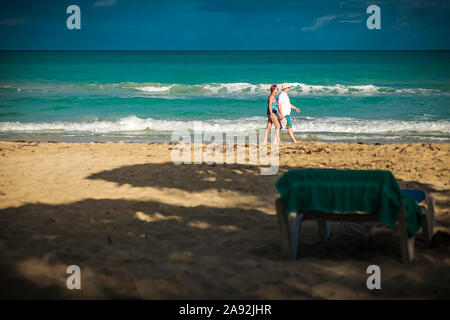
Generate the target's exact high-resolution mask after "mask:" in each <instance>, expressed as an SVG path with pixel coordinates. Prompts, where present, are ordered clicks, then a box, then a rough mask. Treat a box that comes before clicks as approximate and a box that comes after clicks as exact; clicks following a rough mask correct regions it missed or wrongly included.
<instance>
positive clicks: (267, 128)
mask: <svg viewBox="0 0 450 320" xmlns="http://www.w3.org/2000/svg"><path fill="white" fill-rule="evenodd" d="M270 129H272V121H271V120H270V117H269V118H268V119H267V127H266V133H265V134H264V142H263V143H267V138H268V136H269V132H270Z"/></svg>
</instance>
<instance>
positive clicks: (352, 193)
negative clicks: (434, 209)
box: [275, 169, 422, 235]
mask: <svg viewBox="0 0 450 320" xmlns="http://www.w3.org/2000/svg"><path fill="white" fill-rule="evenodd" d="M275 186H276V188H277V190H278V192H279V193H280V195H281V198H282V200H283V203H284V205H285V207H286V209H287V212H288V213H291V212H330V213H331V212H369V213H378V214H379V217H380V219H381V221H382V223H383V224H384V225H385V226H387V227H389V228H393V227H394V226H395V223H396V221H397V219H398V214H399V210H400V204H401V201H403V203H404V207H405V214H406V226H407V229H408V233H409V234H410V235H415V234H416V233H417V231H419V229H420V227H421V226H422V212H421V210H420V208H419V206H418V204H417V202H416V201H415V200H414V198H412V197H411V196H409V195H403V194H402V193H401V192H400V188H399V186H398V183H397V180H396V179H395V177H394V176H393V175H392V173H391V172H389V171H385V170H337V169H294V170H289V171H288V172H286V173H285V174H283V176H282V177H281V178H280V179H279V180H278V181H277V183H276V185H275Z"/></svg>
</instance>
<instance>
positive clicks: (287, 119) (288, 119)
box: [286, 115, 292, 129]
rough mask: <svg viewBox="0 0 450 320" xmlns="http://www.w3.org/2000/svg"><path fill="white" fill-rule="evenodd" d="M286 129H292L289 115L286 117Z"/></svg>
mask: <svg viewBox="0 0 450 320" xmlns="http://www.w3.org/2000/svg"><path fill="white" fill-rule="evenodd" d="M286 122H287V124H286V129H292V123H291V117H290V116H289V115H287V116H286Z"/></svg>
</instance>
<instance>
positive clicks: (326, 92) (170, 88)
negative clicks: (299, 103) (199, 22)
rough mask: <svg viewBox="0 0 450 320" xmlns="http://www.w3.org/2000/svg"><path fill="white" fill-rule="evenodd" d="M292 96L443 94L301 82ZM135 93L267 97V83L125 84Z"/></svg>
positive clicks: (296, 85) (373, 86) (425, 90)
mask: <svg viewBox="0 0 450 320" xmlns="http://www.w3.org/2000/svg"><path fill="white" fill-rule="evenodd" d="M290 85H291V92H290V93H289V94H290V95H292V96H302V95H322V96H346V95H350V96H355V95H356V96H373V95H386V94H416V95H434V94H447V93H446V92H442V91H440V90H436V89H426V88H404V89H401V88H391V87H379V86H375V85H371V84H368V85H342V84H335V85H311V84H305V83H291V84H290ZM128 86H129V87H130V88H134V89H136V90H139V91H143V92H146V93H150V94H194V95H195V94H198V93H202V94H210V95H225V94H247V95H249V94H250V95H267V94H268V92H269V88H270V86H271V84H251V83H244V82H237V83H206V84H195V85H183V84H151V85H140V84H135V85H134V86H133V85H128Z"/></svg>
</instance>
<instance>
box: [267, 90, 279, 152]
mask: <svg viewBox="0 0 450 320" xmlns="http://www.w3.org/2000/svg"><path fill="white" fill-rule="evenodd" d="M277 94H278V86H277V85H276V84H273V85H271V86H270V95H269V98H268V106H267V128H266V133H265V135H264V143H267V137H268V136H269V132H270V129H272V124H274V125H275V141H274V142H278V143H281V139H280V129H281V126H280V122H279V121H278V118H277V111H278V100H277V97H276V95H277Z"/></svg>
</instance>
